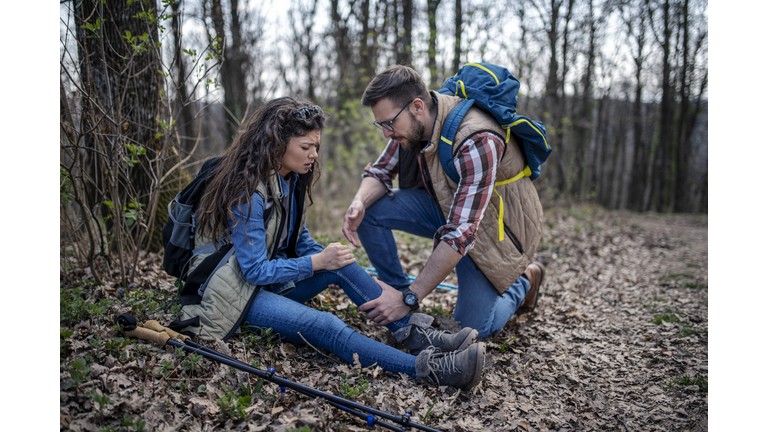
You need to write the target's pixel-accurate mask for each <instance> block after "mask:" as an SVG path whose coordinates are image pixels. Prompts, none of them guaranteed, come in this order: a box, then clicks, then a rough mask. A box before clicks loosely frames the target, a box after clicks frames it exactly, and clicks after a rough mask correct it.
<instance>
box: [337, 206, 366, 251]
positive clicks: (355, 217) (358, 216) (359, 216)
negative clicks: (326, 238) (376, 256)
mask: <svg viewBox="0 0 768 432" xmlns="http://www.w3.org/2000/svg"><path fill="white" fill-rule="evenodd" d="M364 217H365V206H364V205H363V203H362V201H359V200H354V201H352V204H350V205H349V208H348V209H347V213H345V214H344V223H343V224H342V225H341V232H342V233H343V234H344V237H346V238H347V240H349V242H350V243H352V244H353V245H354V246H355V247H360V241H359V240H358V239H357V227H359V226H360V222H362V221H363V218H364Z"/></svg>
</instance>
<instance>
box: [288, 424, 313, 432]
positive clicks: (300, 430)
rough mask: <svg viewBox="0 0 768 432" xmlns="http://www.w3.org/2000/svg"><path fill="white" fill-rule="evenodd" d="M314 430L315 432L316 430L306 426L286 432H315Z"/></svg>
mask: <svg viewBox="0 0 768 432" xmlns="http://www.w3.org/2000/svg"><path fill="white" fill-rule="evenodd" d="M314 430H315V429H314V428H311V427H309V426H307V425H304V426H302V427H300V428H298V429H296V428H291V429H286V430H285V432H313V431H314Z"/></svg>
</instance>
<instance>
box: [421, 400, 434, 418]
mask: <svg viewBox="0 0 768 432" xmlns="http://www.w3.org/2000/svg"><path fill="white" fill-rule="evenodd" d="M435 405H437V400H435V401H434V402H432V405H431V406H430V407H429V409H428V410H427V412H426V414H424V417H422V418H421V421H422V422H426V421H427V419H428V418H429V416H430V414H432V409H433V408H434V407H435Z"/></svg>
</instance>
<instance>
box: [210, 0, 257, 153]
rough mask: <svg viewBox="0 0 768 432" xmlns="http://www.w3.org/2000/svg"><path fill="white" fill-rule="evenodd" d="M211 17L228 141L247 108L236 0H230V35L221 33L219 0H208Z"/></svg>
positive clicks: (246, 65) (235, 131) (222, 23)
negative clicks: (219, 56)
mask: <svg viewBox="0 0 768 432" xmlns="http://www.w3.org/2000/svg"><path fill="white" fill-rule="evenodd" d="M211 2H212V4H211V19H212V20H213V27H214V30H215V31H216V38H217V39H218V43H219V44H220V47H221V52H222V56H223V58H222V63H221V69H220V71H219V72H220V74H221V85H222V87H224V107H225V108H226V111H227V116H226V118H227V131H228V134H229V140H230V141H231V139H232V138H234V136H235V135H236V134H237V130H238V128H239V127H240V122H242V121H243V120H244V119H245V116H246V111H247V109H248V100H247V95H248V88H247V86H246V82H245V78H246V74H247V69H248V66H249V65H248V56H247V54H245V52H244V51H243V46H242V40H243V39H242V34H241V31H240V17H239V14H238V6H239V4H238V0H230V17H231V22H230V26H229V30H230V33H231V34H232V36H231V38H227V36H226V32H225V21H224V12H223V11H222V8H221V1H220V0H211Z"/></svg>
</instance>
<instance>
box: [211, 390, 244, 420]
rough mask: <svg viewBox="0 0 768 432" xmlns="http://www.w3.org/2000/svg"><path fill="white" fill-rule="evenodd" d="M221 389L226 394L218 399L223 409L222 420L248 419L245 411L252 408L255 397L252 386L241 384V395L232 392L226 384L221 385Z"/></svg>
mask: <svg viewBox="0 0 768 432" xmlns="http://www.w3.org/2000/svg"><path fill="white" fill-rule="evenodd" d="M221 389H222V390H224V393H226V394H225V395H224V396H222V397H220V398H217V399H216V403H217V404H218V405H219V408H220V409H221V414H219V415H220V417H221V418H222V419H232V420H243V419H245V418H247V417H248V414H247V413H246V412H245V409H246V408H248V407H249V406H251V401H252V397H253V391H252V390H251V386H250V384H249V385H247V386H244V385H243V384H240V393H239V394H236V393H235V392H234V391H232V390H230V388H229V387H227V385H226V384H224V383H221Z"/></svg>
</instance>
